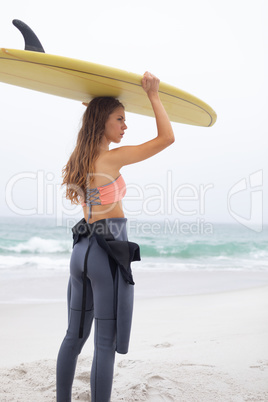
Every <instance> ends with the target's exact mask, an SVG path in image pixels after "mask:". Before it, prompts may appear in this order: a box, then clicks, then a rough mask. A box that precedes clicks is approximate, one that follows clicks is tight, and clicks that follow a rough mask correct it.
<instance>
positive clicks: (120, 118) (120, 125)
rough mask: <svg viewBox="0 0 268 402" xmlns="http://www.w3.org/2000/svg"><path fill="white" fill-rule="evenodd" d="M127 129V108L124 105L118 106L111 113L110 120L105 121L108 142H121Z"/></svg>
mask: <svg viewBox="0 0 268 402" xmlns="http://www.w3.org/2000/svg"><path fill="white" fill-rule="evenodd" d="M126 129H127V126H126V123H125V110H124V109H123V108H122V107H118V108H117V109H115V111H114V112H113V113H111V114H110V115H109V117H108V120H107V121H106V123H105V130H104V135H105V137H106V139H107V141H108V143H111V142H115V143H119V142H120V141H121V140H122V138H123V135H124V133H125V130H126Z"/></svg>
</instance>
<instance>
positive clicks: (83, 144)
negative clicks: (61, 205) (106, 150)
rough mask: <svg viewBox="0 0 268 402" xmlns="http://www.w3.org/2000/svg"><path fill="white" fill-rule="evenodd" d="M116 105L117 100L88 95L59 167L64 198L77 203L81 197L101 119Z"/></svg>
mask: <svg viewBox="0 0 268 402" xmlns="http://www.w3.org/2000/svg"><path fill="white" fill-rule="evenodd" d="M118 107H123V108H124V106H123V105H122V103H120V102H119V100H117V99H115V98H111V97H98V98H94V99H92V101H91V102H90V103H89V105H88V107H87V109H86V111H85V113H84V115H83V121H82V127H81V129H80V131H79V133H78V137H77V143H76V146H75V149H74V150H73V152H72V154H71V156H70V158H69V160H68V162H67V163H66V165H65V166H64V167H63V169H62V177H63V181H62V186H63V185H65V184H66V198H67V199H69V200H71V202H72V203H73V204H79V202H80V201H81V198H82V199H85V191H86V188H87V187H88V186H89V185H90V182H91V181H92V179H93V174H94V165H95V161H96V159H97V157H98V155H99V150H100V143H101V139H102V137H103V134H104V130H105V123H106V121H107V119H108V117H109V115H110V114H111V113H113V112H114V110H115V109H117V108H118ZM88 178H89V180H88Z"/></svg>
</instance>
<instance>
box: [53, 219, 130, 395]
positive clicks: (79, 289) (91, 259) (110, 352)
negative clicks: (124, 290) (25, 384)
mask: <svg viewBox="0 0 268 402" xmlns="http://www.w3.org/2000/svg"><path fill="white" fill-rule="evenodd" d="M106 221H107V223H108V226H109V229H110V231H111V233H112V234H113V236H114V238H115V239H116V240H120V241H121V240H127V231H126V221H127V220H126V219H125V218H111V219H107V220H106ZM89 242H90V249H89V253H88V257H87V293H86V295H87V299H86V312H85V321H84V329H83V336H82V338H79V325H80V320H81V305H82V293H83V267H84V259H85V253H86V250H87V248H88V245H89ZM115 303H116V301H115V290H114V284H113V276H112V273H111V269H110V265H109V258H108V255H107V253H106V252H105V251H104V250H103V249H102V248H101V247H100V246H99V245H98V243H97V240H96V238H95V237H94V236H92V237H91V238H87V237H82V238H81V239H79V241H78V242H77V243H76V244H75V246H74V248H73V252H72V256H71V262H70V281H69V286H68V314H69V325H68V329H67V333H66V336H65V338H64V340H63V342H62V345H61V348H60V350H59V355H58V360H57V402H69V401H71V393H72V384H73V379H74V374H75V368H76V363H77V358H78V355H79V354H80V352H81V350H82V348H83V346H84V344H85V342H86V340H87V338H88V337H89V334H90V331H91V326H92V322H93V318H94V320H95V338H94V357H93V362H92V368H91V379H90V383H91V401H92V402H108V401H110V396H111V391H112V382H113V370H114V358H115V349H116V320H115V307H114V306H115Z"/></svg>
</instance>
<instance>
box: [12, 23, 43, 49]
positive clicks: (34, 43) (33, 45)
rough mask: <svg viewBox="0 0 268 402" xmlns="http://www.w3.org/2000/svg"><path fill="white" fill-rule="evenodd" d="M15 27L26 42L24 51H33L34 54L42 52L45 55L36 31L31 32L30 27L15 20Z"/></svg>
mask: <svg viewBox="0 0 268 402" xmlns="http://www.w3.org/2000/svg"><path fill="white" fill-rule="evenodd" d="M12 23H13V25H15V27H16V28H18V30H19V31H20V32H21V33H22V35H23V38H24V41H25V49H24V50H31V51H32V52H41V53H45V51H44V48H43V46H42V45H41V42H40V41H39V39H38V38H37V36H36V35H35V33H34V31H32V30H31V28H30V27H28V25H26V24H25V23H24V22H22V21H20V20H13V21H12Z"/></svg>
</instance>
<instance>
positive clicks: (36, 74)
mask: <svg viewBox="0 0 268 402" xmlns="http://www.w3.org/2000/svg"><path fill="white" fill-rule="evenodd" d="M25 25H26V24H25ZM26 27H27V26H26ZM27 28H28V27H27ZM42 51H43V49H42ZM141 79H142V76H141V75H138V74H133V73H130V72H127V71H123V70H119V69H116V68H111V67H107V66H103V65H99V64H94V63H90V62H87V61H81V60H76V59H71V58H68V57H61V56H53V55H50V54H46V53H40V52H39V51H30V50H13V49H4V48H1V49H0V81H1V82H4V83H7V84H12V85H16V86H20V87H23V88H28V89H33V90H35V91H39V92H45V93H48V94H52V95H57V96H62V97H65V98H70V99H74V100H78V101H80V102H85V103H88V102H89V101H90V100H91V99H92V98H94V97H97V96H113V97H116V98H118V99H119V100H120V101H121V102H122V103H123V104H124V106H125V109H126V110H127V111H129V112H132V113H139V114H142V115H147V116H153V115H154V114H153V111H152V108H151V105H150V102H149V100H148V98H147V96H146V94H145V92H144V91H143V89H142V86H141ZM159 93H160V97H161V100H162V102H163V104H164V106H165V109H166V111H167V113H168V115H169V118H170V120H171V121H174V122H179V123H185V124H191V125H197V126H204V127H211V126H212V125H213V124H214V123H215V121H216V118H217V116H216V113H215V112H214V110H213V109H212V108H211V107H210V106H208V105H207V104H206V103H205V102H203V101H201V100H200V99H198V98H196V97H195V96H193V95H190V94H188V93H187V92H184V91H182V90H180V89H178V88H175V87H173V86H171V85H168V84H165V83H162V82H161V83H160V87H159Z"/></svg>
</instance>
